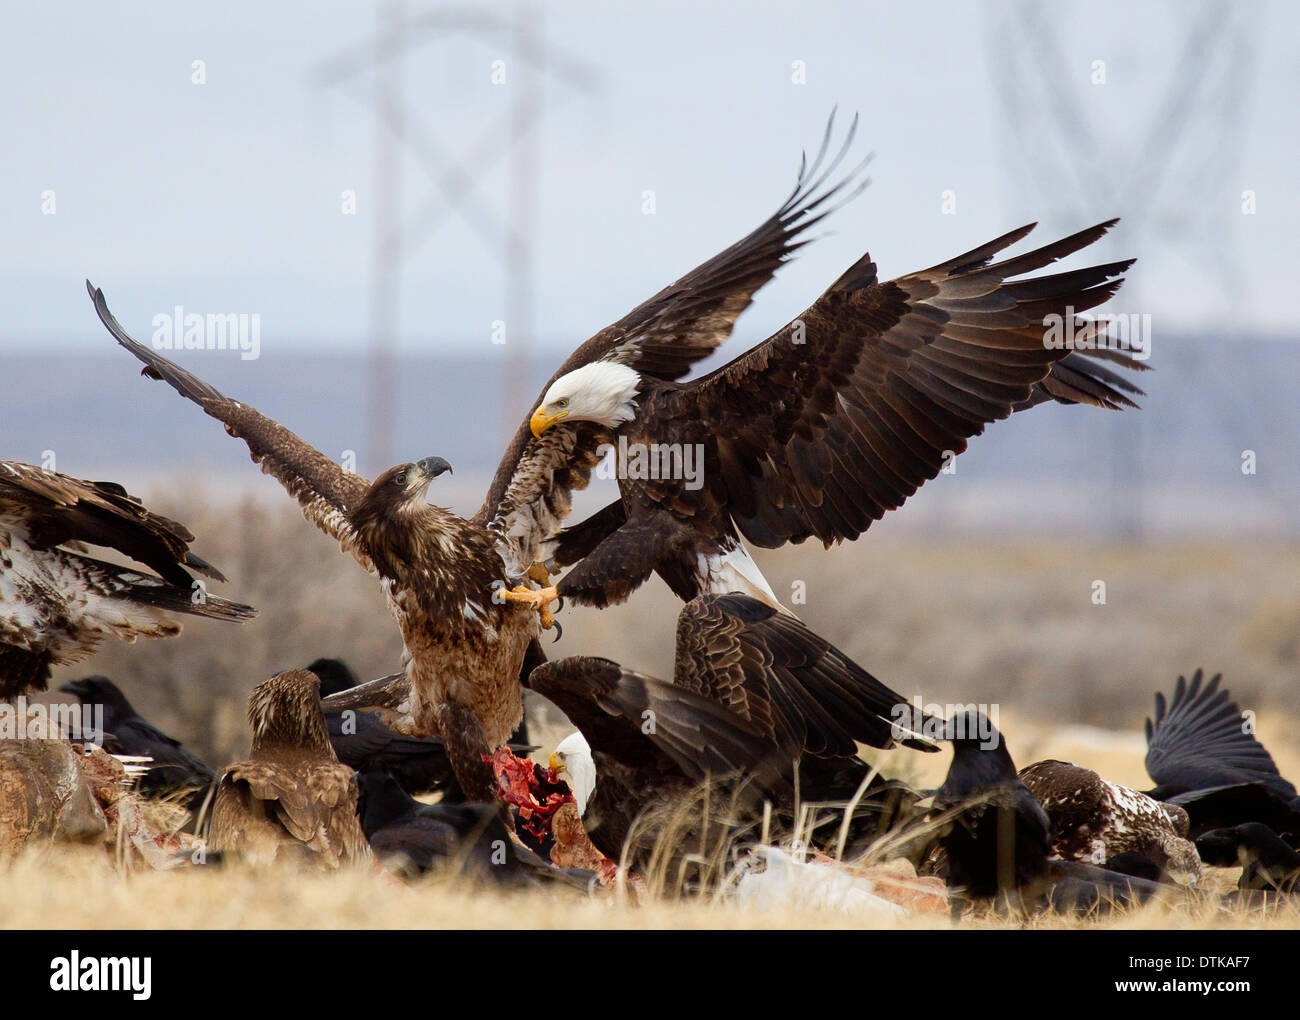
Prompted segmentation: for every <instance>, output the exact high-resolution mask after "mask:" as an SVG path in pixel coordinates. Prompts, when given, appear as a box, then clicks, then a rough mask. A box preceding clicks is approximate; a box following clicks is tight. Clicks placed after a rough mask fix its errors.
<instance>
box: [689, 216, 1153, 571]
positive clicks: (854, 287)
mask: <svg viewBox="0 0 1300 1020" xmlns="http://www.w3.org/2000/svg"><path fill="white" fill-rule="evenodd" d="M1114 222H1116V221H1114V220H1112V221H1109V222H1107V223H1102V224H1099V225H1098V226H1095V227H1092V228H1089V229H1087V230H1083V231H1080V232H1079V233H1077V234H1073V235H1071V236H1070V237H1067V238H1064V239H1063V240H1060V241H1057V242H1055V243H1054V244H1049V245H1047V246H1045V247H1043V248H1039V249H1037V250H1035V251H1031V252H1028V253H1026V254H1024V255H1020V256H1016V257H1014V258H1008V259H1005V260H1004V261H1002V262H996V263H992V264H990V263H991V260H992V259H993V257H994V256H995V255H996V254H997V253H998V252H1000V251H1002V250H1003V249H1004V248H1006V247H1008V246H1009V245H1011V244H1013V243H1014V242H1016V241H1018V240H1020V239H1021V238H1023V237H1024V236H1025V235H1026V234H1028V233H1029V231H1030V230H1031V229H1032V227H1033V225H1032V224H1031V225H1030V226H1027V227H1022V228H1021V229H1019V230H1014V231H1012V232H1010V233H1009V234H1005V235H1003V236H1002V237H999V238H997V239H996V240H993V241H990V242H989V243H988V244H985V245H983V246H981V247H979V248H976V249H975V250H974V251H970V252H967V253H965V254H964V255H959V256H958V257H957V258H955V259H951V260H950V261H948V262H945V263H943V264H941V265H938V266H935V267H933V268H931V269H927V270H923V271H922V272H919V273H913V274H912V275H910V276H904V277H901V278H899V279H897V280H893V281H890V282H887V283H880V282H879V281H878V280H877V278H876V267H875V264H874V263H873V262H872V261H871V259H870V257H869V256H864V257H863V258H862V259H861V260H860V261H859V262H857V263H856V264H855V265H854V266H852V267H851V268H850V269H849V270H848V272H846V273H845V274H844V275H843V276H841V277H840V279H839V280H837V281H836V282H835V283H834V284H833V285H832V286H831V287H830V289H829V290H827V291H826V293H825V294H823V295H822V296H821V297H820V298H818V299H817V301H816V302H815V303H814V304H813V305H812V307H811V308H809V309H808V310H807V311H806V312H805V313H804V314H803V315H802V316H800V317H799V318H798V319H795V320H794V321H793V322H792V323H791V324H790V325H788V326H787V327H786V328H784V329H783V330H782V331H781V332H779V333H777V334H776V335H774V336H772V337H770V338H769V339H768V340H766V341H764V342H763V343H762V344H760V345H759V346H757V347H755V348H753V349H752V350H750V351H749V352H748V353H746V354H744V355H743V356H741V357H740V358H737V359H736V360H735V361H732V362H731V363H730V364H728V365H726V366H724V367H722V368H720V369H718V370H717V371H715V372H712V373H710V374H708V375H706V376H704V377H702V378H701V379H699V380H698V381H696V382H695V383H693V384H690V385H688V386H686V387H683V388H682V389H681V390H680V391H678V393H677V395H676V398H675V403H674V405H673V408H672V413H673V414H674V415H675V416H677V417H681V418H684V419H688V420H698V421H701V422H702V423H703V424H704V426H705V427H706V428H707V429H708V430H709V431H710V432H711V433H712V434H713V435H715V436H717V442H718V456H719V459H720V468H721V474H722V479H723V484H724V485H725V488H726V495H727V499H728V501H729V504H730V508H731V512H732V515H733V517H734V518H735V520H736V523H737V524H738V525H739V527H740V529H741V531H742V532H743V533H744V534H745V536H746V537H747V538H748V539H749V540H750V541H752V542H754V543H755V544H757V545H761V546H767V547H774V546H777V545H780V544H782V543H784V542H799V541H803V540H804V539H806V538H810V537H816V538H818V539H821V540H822V541H823V542H826V543H830V542H834V541H838V540H840V539H845V538H855V537H857V536H858V535H859V534H861V533H862V532H863V531H865V530H866V529H867V528H868V527H869V526H870V525H871V523H872V522H873V521H876V520H879V519H880V518H881V517H882V516H883V515H884V513H885V511H887V510H892V509H895V508H897V507H898V506H900V505H902V503H903V501H904V500H906V499H907V497H908V496H910V495H912V493H914V492H915V491H916V490H917V488H918V487H919V486H920V485H921V484H922V483H924V482H925V481H927V480H928V479H930V478H933V477H935V476H936V475H937V474H938V473H939V472H940V470H942V468H943V467H944V466H945V464H946V463H947V461H948V460H949V459H950V458H951V457H952V456H955V455H956V454H958V453H960V452H961V451H962V450H964V449H965V448H966V441H967V439H969V438H970V437H971V436H974V435H978V434H979V433H980V432H982V431H983V430H984V427H985V425H987V424H988V423H989V422H992V421H996V420H998V419H1000V418H1005V417H1007V416H1008V415H1009V414H1011V413H1012V411H1013V410H1015V409H1016V408H1018V407H1022V406H1030V405H1031V404H1032V403H1034V402H1036V401H1037V399H1039V398H1040V397H1041V398H1042V399H1047V398H1048V397H1052V398H1053V399H1058V398H1059V399H1063V400H1066V401H1067V402H1088V403H1094V404H1098V405H1100V406H1103V407H1109V408H1118V407H1121V406H1124V405H1128V404H1131V401H1130V400H1129V399H1128V398H1127V397H1126V396H1125V395H1124V394H1123V393H1122V392H1120V390H1132V387H1131V386H1128V385H1127V384H1125V383H1124V382H1123V381H1122V380H1120V379H1119V378H1118V376H1116V374H1115V373H1113V372H1111V371H1110V370H1108V369H1104V368H1094V367H1093V364H1094V362H1096V361H1097V360H1098V359H1097V358H1092V359H1085V358H1083V357H1079V356H1077V355H1074V354H1072V353H1071V352H1072V349H1073V348H1075V347H1087V346H1088V343H1089V342H1091V340H1092V338H1093V337H1094V336H1095V335H1096V333H1097V332H1098V331H1099V328H1098V324H1096V323H1092V324H1090V323H1088V322H1085V321H1084V320H1082V319H1079V318H1077V317H1076V316H1075V313H1080V312H1085V311H1087V310H1088V309H1090V308H1093V307H1095V306H1096V305H1099V304H1101V303H1102V302H1103V301H1105V300H1106V299H1107V298H1109V297H1110V296H1111V295H1112V294H1113V293H1114V292H1115V290H1116V289H1117V288H1118V287H1119V285H1120V283H1121V282H1122V281H1121V278H1120V277H1121V274H1122V273H1123V272H1124V270H1125V269H1127V268H1128V266H1130V265H1131V264H1132V260H1125V261H1122V262H1112V263H1109V264H1107V265H1102V266H1094V267H1091V268H1088V269H1079V270H1074V271H1071V272H1063V273H1056V274H1051V275H1047V276H1039V277H1033V278H1030V279H1026V280H1019V281H1013V280H1012V278H1013V277H1017V276H1020V275H1022V274H1024V273H1027V272H1031V271H1033V270H1036V269H1040V268H1042V267H1044V266H1047V265H1049V264H1051V263H1052V262H1055V261H1056V260H1058V259H1061V258H1064V257H1065V256H1067V255H1070V254H1072V253H1074V252H1076V251H1079V250H1080V249H1082V248H1085V247H1087V246H1088V245H1090V244H1092V243H1093V242H1094V241H1096V240H1098V239H1099V238H1100V237H1102V235H1104V234H1105V233H1106V231H1107V230H1108V229H1109V228H1110V227H1111V226H1112V225H1113V224H1114ZM1049 316H1059V317H1060V318H1061V321H1062V327H1063V329H1062V342H1061V343H1059V344H1058V343H1055V342H1050V341H1051V340H1052V338H1051V337H1050V334H1049V333H1048V331H1047V329H1046V327H1045V321H1047V317H1049ZM1071 322H1073V324H1074V326H1075V330H1074V333H1073V336H1072V339H1070V340H1069V341H1068V342H1066V341H1065V339H1064V337H1065V335H1066V329H1065V327H1066V326H1068V325H1069V324H1070V323H1071ZM1099 353H1100V352H1099ZM1108 353H1109V352H1105V353H1100V357H1101V358H1102V359H1105V358H1106V354H1108ZM1067 359H1068V362H1069V363H1068V364H1066V365H1065V367H1064V368H1063V369H1061V372H1062V376H1061V378H1060V379H1057V380H1052V379H1051V378H1050V377H1049V373H1050V372H1053V371H1054V366H1059V365H1061V364H1064V363H1065V361H1066V360H1067ZM1120 360H1121V361H1123V358H1122V356H1121V358H1120ZM1124 363H1125V364H1128V365H1130V367H1131V366H1132V365H1135V364H1136V363H1135V362H1131V361H1129V362H1124Z"/></svg>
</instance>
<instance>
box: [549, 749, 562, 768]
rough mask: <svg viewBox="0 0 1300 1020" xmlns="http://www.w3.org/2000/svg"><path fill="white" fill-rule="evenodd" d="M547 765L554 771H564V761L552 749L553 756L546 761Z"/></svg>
mask: <svg viewBox="0 0 1300 1020" xmlns="http://www.w3.org/2000/svg"><path fill="white" fill-rule="evenodd" d="M546 767H547V768H549V769H550V770H551V771H552V772H557V773H558V772H563V771H564V762H563V761H561V760H560V756H559V755H558V754H556V753H555V752H554V751H552V752H551V757H550V759H549V760H548V761H547V763H546Z"/></svg>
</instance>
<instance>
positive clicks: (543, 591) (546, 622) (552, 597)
mask: <svg viewBox="0 0 1300 1020" xmlns="http://www.w3.org/2000/svg"><path fill="white" fill-rule="evenodd" d="M501 597H502V598H503V599H504V600H505V601H507V602H518V603H519V604H520V605H526V606H531V607H532V608H534V609H536V610H537V616H538V618H539V619H540V620H541V621H542V629H543V630H550V629H551V627H553V626H554V625H555V617H554V616H553V615H551V609H550V605H551V603H552V602H555V601H557V600H558V599H559V597H560V595H559V593H558V592H557V591H556V590H555V586H554V585H551V586H550V587H548V588H525V587H524V586H523V585H519V586H518V587H517V588H503V589H501Z"/></svg>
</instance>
